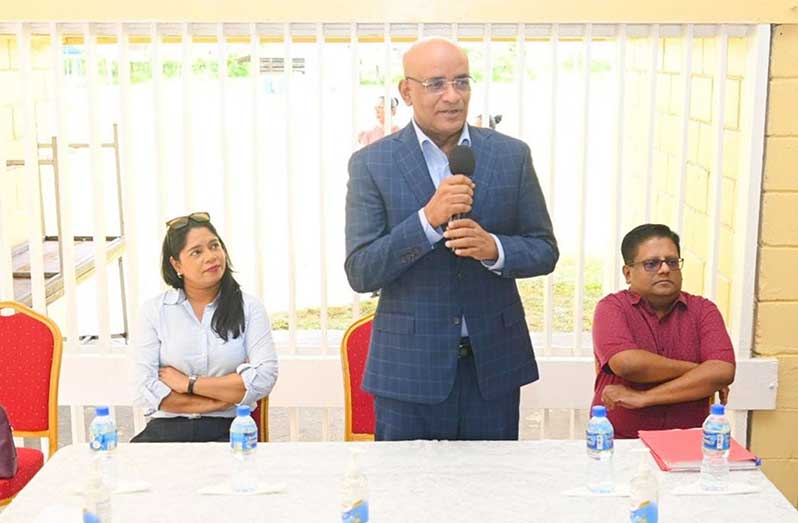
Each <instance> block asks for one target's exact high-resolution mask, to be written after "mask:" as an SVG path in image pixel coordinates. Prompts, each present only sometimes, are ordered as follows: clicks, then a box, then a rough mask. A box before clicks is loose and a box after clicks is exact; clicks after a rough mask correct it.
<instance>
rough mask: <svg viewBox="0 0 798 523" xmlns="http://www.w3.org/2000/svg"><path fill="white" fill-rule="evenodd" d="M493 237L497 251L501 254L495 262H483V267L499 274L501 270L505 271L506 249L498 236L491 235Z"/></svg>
mask: <svg viewBox="0 0 798 523" xmlns="http://www.w3.org/2000/svg"><path fill="white" fill-rule="evenodd" d="M491 236H492V237H493V241H494V242H496V250H497V251H498V252H499V256H498V258H496V260H495V261H494V260H482V265H484V266H485V268H486V269H488V270H489V271H493V272H495V273H496V274H499V273H500V272H501V270H502V269H504V248H503V247H502V242H501V241H500V240H499V238H498V236H496V235H495V234H491Z"/></svg>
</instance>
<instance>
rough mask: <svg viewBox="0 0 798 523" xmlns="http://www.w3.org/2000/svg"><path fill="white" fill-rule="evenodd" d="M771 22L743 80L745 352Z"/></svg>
mask: <svg viewBox="0 0 798 523" xmlns="http://www.w3.org/2000/svg"><path fill="white" fill-rule="evenodd" d="M770 33H771V28H770V26H769V25H766V24H762V25H758V26H756V29H755V32H754V34H753V35H752V36H751V37H750V39H751V41H750V44H749V45H748V49H749V51H748V53H749V55H748V60H747V63H748V68H747V70H746V74H745V78H746V81H745V82H744V83H743V96H742V97H741V99H742V100H743V101H744V103H745V105H744V108H743V110H742V114H741V125H740V128H741V129H743V130H744V131H743V133H744V134H743V140H742V141H741V143H743V144H746V146H747V147H743V148H742V149H743V154H742V155H741V158H740V166H741V169H740V173H741V175H740V176H739V177H738V183H739V186H738V187H737V209H738V210H742V211H743V212H738V213H737V214H736V219H737V223H736V225H737V227H736V234H735V235H734V236H735V246H734V252H736V253H742V258H741V259H739V261H740V263H738V264H736V268H737V272H736V274H735V275H734V280H733V281H734V283H735V285H734V287H733V296H732V303H733V304H734V306H733V307H732V319H731V326H730V330H731V334H732V341H733V342H734V345H735V347H737V353H738V356H739V357H749V356H751V355H752V351H753V343H754V307H755V304H756V303H755V300H753V299H751V297H752V296H754V294H755V289H756V280H757V270H756V264H757V253H758V249H757V245H758V238H759V219H760V205H761V202H760V195H761V194H762V175H763V171H764V151H765V118H766V116H767V92H768V67H769V63H770Z"/></svg>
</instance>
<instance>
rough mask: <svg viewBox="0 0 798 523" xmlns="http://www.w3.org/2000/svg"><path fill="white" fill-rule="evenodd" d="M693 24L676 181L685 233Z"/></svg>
mask: <svg viewBox="0 0 798 523" xmlns="http://www.w3.org/2000/svg"><path fill="white" fill-rule="evenodd" d="M693 31H694V27H693V24H687V25H686V26H685V29H684V37H683V45H684V56H683V57H682V141H681V148H680V150H679V179H678V180H677V183H676V191H677V194H676V198H677V201H676V227H677V230H678V231H679V234H682V235H683V234H684V208H685V202H686V199H687V162H688V161H689V154H690V99H691V97H692V92H691V91H692V85H693Z"/></svg>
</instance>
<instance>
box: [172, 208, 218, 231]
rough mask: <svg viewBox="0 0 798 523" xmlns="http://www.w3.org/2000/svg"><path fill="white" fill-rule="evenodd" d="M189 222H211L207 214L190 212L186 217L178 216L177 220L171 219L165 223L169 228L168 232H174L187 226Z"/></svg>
mask: <svg viewBox="0 0 798 523" xmlns="http://www.w3.org/2000/svg"><path fill="white" fill-rule="evenodd" d="M189 221H194V222H198V223H206V222H209V221H211V215H210V213H207V212H192V213H191V214H189V215H187V216H178V217H177V218H172V219H171V220H169V221H168V222H166V226H167V227H169V230H170V231H176V230H178V229H182V228H183V227H185V226H186V225H188V222H189Z"/></svg>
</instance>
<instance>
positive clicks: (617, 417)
mask: <svg viewBox="0 0 798 523" xmlns="http://www.w3.org/2000/svg"><path fill="white" fill-rule="evenodd" d="M630 349H643V350H647V351H650V352H653V353H655V354H659V355H660V356H664V357H666V358H671V359H676V360H684V361H692V362H695V363H702V362H704V361H707V360H720V361H727V362H729V363H734V348H733V347H732V343H731V340H730V339H729V334H728V332H726V326H725V325H724V324H723V318H722V317H721V315H720V311H719V310H718V308H717V306H715V304H714V303H712V302H711V301H709V300H707V299H706V298H702V297H700V296H693V295H692V294H688V293H686V292H682V293H680V295H679V298H678V299H677V300H676V302H675V303H674V305H673V307H672V308H671V310H670V311H669V312H668V313H667V314H666V315H665V316H663V317H662V319H660V318H657V314H656V313H655V312H654V310H653V309H652V308H651V306H650V305H649V304H648V302H646V301H645V300H643V299H642V298H641V297H640V296H639V295H637V294H636V293H634V292H632V291H628V290H626V291H621V292H616V293H615V294H610V295H608V296H605V297H604V298H603V299H602V300H601V301H600V302H598V304H597V305H596V312H595V316H594V320H593V354H594V355H595V357H596V361H597V362H598V364H599V369H600V370H599V371H598V373H597V374H596V382H595V387H594V390H595V395H594V396H593V403H592V404H593V405H602V402H601V392H602V390H604V387H606V386H607V385H612V384H621V385H626V386H627V387H631V388H633V389H638V390H646V389H650V388H653V387H655V386H656V385H657V384H656V383H653V384H638V383H632V382H630V381H626V380H625V379H623V378H621V377H619V376H616V375H615V374H612V371H610V369H609V366H608V365H607V362H608V361H609V360H610V358H612V357H613V356H614V355H616V354H618V353H619V352H622V351H625V350H630ZM708 412H709V402H708V400H707V399H700V400H696V401H689V402H685V403H676V404H673V405H656V406H653V407H646V408H643V409H625V408H622V407H616V408H615V409H613V410H611V411H609V412H608V416H609V418H610V421H611V422H612V426H613V427H614V428H615V437H616V438H636V437H637V431H638V430H660V429H676V428H690V427H700V426H701V424H702V423H703V422H704V418H706V417H707V414H708Z"/></svg>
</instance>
